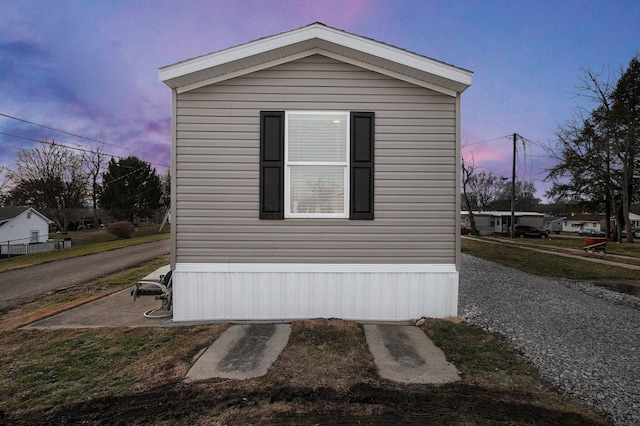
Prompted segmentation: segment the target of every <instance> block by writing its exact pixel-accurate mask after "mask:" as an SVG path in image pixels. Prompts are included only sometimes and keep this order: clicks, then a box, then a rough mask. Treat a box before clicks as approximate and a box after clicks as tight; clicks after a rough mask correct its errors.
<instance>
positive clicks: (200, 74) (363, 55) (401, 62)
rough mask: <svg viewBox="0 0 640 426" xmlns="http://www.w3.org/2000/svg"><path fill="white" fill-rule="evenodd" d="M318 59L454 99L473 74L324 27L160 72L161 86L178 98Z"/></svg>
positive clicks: (248, 45)
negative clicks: (302, 60) (263, 71)
mask: <svg viewBox="0 0 640 426" xmlns="http://www.w3.org/2000/svg"><path fill="white" fill-rule="evenodd" d="M314 54H321V55H326V56H330V57H333V58H335V59H338V60H342V61H345V62H348V63H351V64H353V65H356V66H360V67H363V68H366V69H369V70H372V71H376V72H380V73H383V74H386V75H389V76H392V77H395V78H398V79H401V80H406V81H409V82H412V83H414V84H418V85H422V86H424V87H428V88H430V89H433V90H437V91H440V92H442V93H446V94H449V95H452V96H455V95H456V94H457V93H460V92H462V91H464V90H465V89H466V88H467V87H469V86H470V85H471V78H472V75H473V73H472V72H471V71H467V70H465V69H462V68H458V67H455V66H453V65H449V64H446V63H444V62H440V61H437V60H434V59H431V58H427V57H425V56H421V55H418V54H416V53H412V52H409V51H406V50H403V49H399V48H397V47H394V46H390V45H387V44H384V43H380V42H378V41H375V40H371V39H367V38H364V37H360V36H356V35H353V34H350V33H346V32H344V31H340V30H336V29H334V28H329V27H326V26H324V25H322V24H312V25H310V26H307V27H303V28H301V29H298V30H293V31H290V32H287V33H283V34H279V35H276V36H271V37H267V38H265V39H260V40H256V41H254V42H251V43H247V44H244V45H240V46H236V47H233V48H230V49H225V50H222V51H220V52H214V53H211V54H209V55H205V56H201V57H198V58H194V59H190V60H187V61H184V62H179V63H177V64H174V65H170V66H167V67H163V68H161V69H160V80H161V81H162V82H163V83H165V84H166V85H167V86H169V87H171V88H173V89H176V90H177V91H178V92H179V93H180V92H184V91H188V90H193V89H195V88H197V87H202V86H205V85H208V84H213V83H216V82H219V81H224V80H226V79H230V78H234V77H238V76H240V75H244V74H248V73H251V72H255V71H259V70H261V69H266V68H269V67H272V66H275V65H279V64H282V63H286V62H289V61H293V60H296V59H300V58H303V57H306V56H310V55H314Z"/></svg>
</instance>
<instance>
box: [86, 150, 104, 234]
mask: <svg viewBox="0 0 640 426" xmlns="http://www.w3.org/2000/svg"><path fill="white" fill-rule="evenodd" d="M106 158H107V155H106V154H105V153H104V145H101V146H99V147H97V148H94V149H92V150H90V151H89V152H88V153H87V155H86V163H87V170H88V173H89V178H90V180H91V207H93V222H94V225H96V224H97V223H98V217H97V214H98V198H99V197H100V191H101V187H100V178H101V177H102V166H103V165H104V163H105V160H106Z"/></svg>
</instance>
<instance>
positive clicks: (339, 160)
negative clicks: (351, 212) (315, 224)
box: [284, 112, 349, 218]
mask: <svg viewBox="0 0 640 426" xmlns="http://www.w3.org/2000/svg"><path fill="white" fill-rule="evenodd" d="M348 139H349V115H348V113H345V112H287V113H286V116H285V175H284V179H285V191H284V196H285V218H287V217H291V218H294V217H300V218H303V217H318V218H321V217H325V218H341V217H342V218H346V217H348V206H349V173H348V172H349V151H348V150H349V144H348Z"/></svg>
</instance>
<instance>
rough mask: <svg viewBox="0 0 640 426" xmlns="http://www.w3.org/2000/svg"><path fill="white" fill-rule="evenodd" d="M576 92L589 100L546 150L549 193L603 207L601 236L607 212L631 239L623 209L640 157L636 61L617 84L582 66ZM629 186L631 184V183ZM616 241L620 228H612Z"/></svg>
mask: <svg viewBox="0 0 640 426" xmlns="http://www.w3.org/2000/svg"><path fill="white" fill-rule="evenodd" d="M583 72H584V76H583V79H582V83H583V84H582V85H581V86H579V87H578V89H579V90H580V96H583V97H586V98H587V99H589V100H591V101H592V102H593V103H594V104H595V108H594V109H593V110H592V111H590V112H588V114H580V115H579V117H578V119H574V120H571V121H569V122H567V123H565V125H563V126H561V127H560V129H559V130H558V132H557V133H556V135H557V136H558V145H557V147H556V149H553V147H551V148H550V149H549V152H550V153H551V154H552V156H554V157H555V158H556V160H557V161H558V163H557V164H556V165H555V166H554V167H552V168H551V169H549V170H548V172H549V174H548V176H547V179H548V180H551V181H552V182H553V185H552V187H551V189H550V191H549V192H548V194H549V195H550V196H552V197H561V198H562V197H564V198H573V199H578V200H581V201H583V202H585V203H588V202H590V203H591V204H592V205H600V206H603V207H604V210H605V214H606V216H607V221H606V222H607V225H606V226H607V234H609V232H610V229H609V223H610V217H611V215H612V213H614V212H616V213H617V222H618V224H619V225H622V224H624V226H625V227H626V234H627V241H628V242H631V241H633V237H632V235H631V222H630V221H629V208H630V205H631V202H632V201H633V199H634V196H635V195H634V194H635V192H636V191H637V190H636V189H635V188H637V187H638V184H637V182H635V181H634V179H636V180H637V178H634V170H635V166H636V164H637V163H638V161H639V160H640V158H639V157H640V137H639V136H640V134H639V133H640V62H639V60H638V58H637V57H635V58H633V59H632V60H631V62H630V64H629V67H628V68H627V70H626V71H624V70H621V72H620V78H619V79H618V81H617V83H615V84H613V83H611V78H610V77H609V78H607V79H604V78H603V76H602V73H596V72H594V71H592V70H584V71H583ZM634 184H635V186H634ZM617 231H618V234H617V239H618V240H620V239H621V231H622V228H621V226H618V227H617Z"/></svg>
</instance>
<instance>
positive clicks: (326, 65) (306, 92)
mask: <svg viewBox="0 0 640 426" xmlns="http://www.w3.org/2000/svg"><path fill="white" fill-rule="evenodd" d="M261 110H284V111H286V110H290V111H291V110H335V111H372V112H375V114H376V115H375V144H376V145H375V156H376V161H375V220H373V221H350V220H347V219H285V220H260V219H259V218H258V213H259V212H258V202H259V193H258V190H259V188H258V177H259V122H260V119H259V115H260V111H261ZM175 132H176V146H174V155H175V156H176V158H175V164H176V170H175V171H174V176H175V179H176V181H175V188H176V190H175V191H176V192H175V195H174V207H175V220H174V222H175V231H176V237H175V238H176V241H175V255H176V261H177V262H178V263H191V262H193V263H200V262H204V263H227V262H232V263H271V262H278V263H298V262H305V263H448V264H451V263H455V260H456V258H455V255H456V239H457V238H458V237H457V236H458V232H457V230H456V229H455V224H456V217H457V215H458V212H457V211H456V192H457V188H456V173H457V169H456V134H455V132H456V102H455V98H453V97H450V96H446V95H442V94H440V93H438V92H435V91H431V90H428V89H425V88H422V87H419V86H415V85H412V84H410V83H407V82H403V81H400V80H396V79H393V78H390V77H387V76H384V75H381V74H377V73H374V72H371V71H367V70H364V69H361V68H358V67H355V66H352V65H349V64H345V63H342V62H339V61H336V60H333V59H330V58H327V57H323V56H319V55H316V56H311V57H308V58H305V59H300V60H297V61H293V62H290V63H286V64H283V65H279V66H276V67H273V68H270V69H268V70H263V71H258V72H255V73H252V74H249V75H246V76H242V77H238V78H234V79H231V80H228V81H224V82H221V83H216V84H213V85H209V86H205V87H202V88H199V89H195V90H192V91H189V92H185V93H181V94H178V95H177V99H176V128H175Z"/></svg>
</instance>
